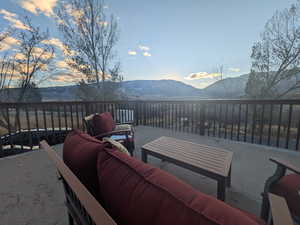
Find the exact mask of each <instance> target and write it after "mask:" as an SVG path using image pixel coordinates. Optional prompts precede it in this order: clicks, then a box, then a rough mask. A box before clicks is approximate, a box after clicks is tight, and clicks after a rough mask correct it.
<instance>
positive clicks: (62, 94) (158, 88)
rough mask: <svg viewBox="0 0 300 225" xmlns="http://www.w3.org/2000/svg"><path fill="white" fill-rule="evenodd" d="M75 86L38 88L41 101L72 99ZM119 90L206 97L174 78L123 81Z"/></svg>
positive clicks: (142, 95) (144, 95)
mask: <svg viewBox="0 0 300 225" xmlns="http://www.w3.org/2000/svg"><path fill="white" fill-rule="evenodd" d="M76 88H77V87H76V86H75V85H73V86H58V87H46V88H40V91H41V95H42V99H43V101H61V100H64V101H72V100H78V99H76V96H75V94H74V93H75V90H76ZM121 92H122V93H124V94H125V95H126V96H128V97H129V98H130V99H154V100H155V99H199V98H205V97H207V96H206V95H205V94H204V93H203V91H202V90H201V89H197V88H194V87H192V86H191V85H187V84H184V83H182V82H180V81H175V80H134V81H124V82H123V83H122V87H121Z"/></svg>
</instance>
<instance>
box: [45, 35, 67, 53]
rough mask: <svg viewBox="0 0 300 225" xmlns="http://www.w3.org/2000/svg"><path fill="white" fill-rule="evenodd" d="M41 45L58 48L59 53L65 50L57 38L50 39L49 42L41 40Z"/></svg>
mask: <svg viewBox="0 0 300 225" xmlns="http://www.w3.org/2000/svg"><path fill="white" fill-rule="evenodd" d="M42 43H44V44H48V45H54V46H56V47H58V48H59V49H60V50H61V51H64V50H65V46H64V44H63V43H62V42H61V41H60V40H59V39H58V38H51V39H49V40H43V41H42Z"/></svg>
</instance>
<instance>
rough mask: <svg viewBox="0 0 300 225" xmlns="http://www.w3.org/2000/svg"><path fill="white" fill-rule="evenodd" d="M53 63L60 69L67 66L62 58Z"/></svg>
mask: <svg viewBox="0 0 300 225" xmlns="http://www.w3.org/2000/svg"><path fill="white" fill-rule="evenodd" d="M55 65H56V66H57V67H58V68H60V69H66V68H69V65H68V63H66V61H64V60H61V61H57V62H56V63H55Z"/></svg>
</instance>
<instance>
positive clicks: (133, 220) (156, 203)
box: [97, 148, 258, 225]
mask: <svg viewBox="0 0 300 225" xmlns="http://www.w3.org/2000/svg"><path fill="white" fill-rule="evenodd" d="M97 170H98V180H99V188H100V194H101V198H102V199H103V204H104V207H105V208H106V210H107V211H108V212H109V213H110V215H111V216H112V217H113V218H114V219H115V221H116V222H117V223H118V224H123V225H141V224H142V225H167V224H172V225H183V224H187V225H200V224H201V225H257V224H258V223H257V222H256V221H255V220H254V219H253V218H251V217H249V216H248V215H246V214H245V213H243V212H242V211H240V210H238V209H235V208H232V207H231V206H229V205H227V204H226V203H224V202H221V201H219V200H217V199H215V198H213V197H210V196H208V195H205V194H202V193H200V192H197V191H196V190H194V189H193V188H192V187H191V186H189V185H187V184H185V183H183V182H182V181H180V180H178V179H177V178H175V177H174V176H172V175H170V174H168V173H166V172H164V171H162V170H160V169H158V168H154V167H152V166H150V165H147V164H145V163H143V162H141V161H140V160H137V159H134V158H132V157H130V156H127V155H126V154H124V153H121V152H118V151H114V150H112V149H106V148H105V149H104V151H101V152H99V154H98V165H97Z"/></svg>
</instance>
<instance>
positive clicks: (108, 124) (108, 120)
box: [93, 112, 116, 135]
mask: <svg viewBox="0 0 300 225" xmlns="http://www.w3.org/2000/svg"><path fill="white" fill-rule="evenodd" d="M93 125H94V134H95V135H99V134H102V133H107V132H111V131H113V130H114V129H115V128H116V123H115V121H114V119H113V118H112V116H111V114H110V112H105V113H101V114H96V115H95V116H94V117H93Z"/></svg>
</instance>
